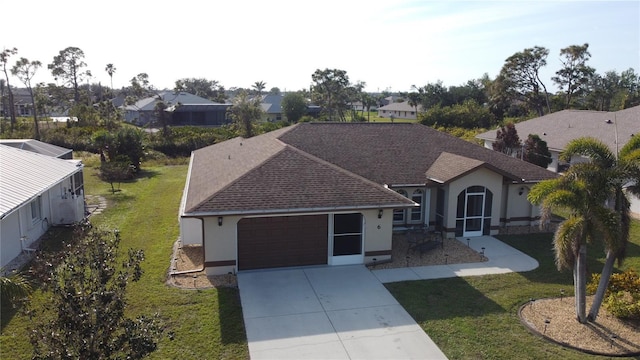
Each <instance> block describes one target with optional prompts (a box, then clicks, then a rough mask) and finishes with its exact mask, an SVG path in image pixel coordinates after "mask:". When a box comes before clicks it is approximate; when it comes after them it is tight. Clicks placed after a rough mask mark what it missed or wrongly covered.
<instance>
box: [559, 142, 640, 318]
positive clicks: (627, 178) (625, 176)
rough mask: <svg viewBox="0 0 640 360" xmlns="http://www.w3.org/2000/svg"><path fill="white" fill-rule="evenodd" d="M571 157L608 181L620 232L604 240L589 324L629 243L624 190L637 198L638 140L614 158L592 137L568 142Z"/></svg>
mask: <svg viewBox="0 0 640 360" xmlns="http://www.w3.org/2000/svg"><path fill="white" fill-rule="evenodd" d="M573 155H582V156H587V157H589V158H590V159H591V161H592V163H595V164H597V165H598V166H599V167H600V169H599V171H601V172H602V173H603V174H602V175H601V176H604V177H606V178H608V179H609V182H610V187H609V191H610V194H609V198H608V199H607V200H608V204H609V207H610V208H612V209H613V210H614V211H615V212H616V213H617V214H618V222H619V224H618V226H619V230H618V233H617V236H614V237H610V238H607V237H604V238H603V240H604V247H605V252H606V260H605V264H604V267H603V269H602V273H601V276H600V282H599V284H598V289H597V290H596V294H595V296H594V300H593V303H592V305H591V309H590V310H589V314H588V315H587V318H588V320H589V321H595V320H596V318H597V317H598V312H599V311H600V307H601V305H602V301H603V299H604V294H605V292H606V290H607V286H608V284H609V279H610V278H611V274H612V273H613V265H614V263H615V261H616V260H617V261H618V265H621V263H622V261H623V260H624V257H625V249H626V247H627V244H628V242H629V227H630V225H631V216H630V203H629V199H628V198H627V195H626V193H625V188H626V190H627V193H630V194H632V195H634V196H636V197H638V195H640V137H637V136H634V137H633V138H632V139H631V140H630V141H629V142H627V144H626V145H625V146H623V148H622V149H621V150H620V153H619V154H618V156H617V158H616V157H615V156H614V154H613V153H612V152H611V151H610V150H609V148H608V147H606V145H604V144H603V143H602V142H600V141H599V140H596V139H593V138H583V139H578V140H575V141H573V142H571V143H569V146H568V147H567V149H566V150H565V154H564V156H565V157H567V158H570V157H571V156H573Z"/></svg>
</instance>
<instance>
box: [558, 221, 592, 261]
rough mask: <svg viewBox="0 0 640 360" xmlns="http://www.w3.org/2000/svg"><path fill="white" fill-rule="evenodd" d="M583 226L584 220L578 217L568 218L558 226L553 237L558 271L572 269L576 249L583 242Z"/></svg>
mask: <svg viewBox="0 0 640 360" xmlns="http://www.w3.org/2000/svg"><path fill="white" fill-rule="evenodd" d="M584 226H585V221H584V218H582V217H580V216H570V217H569V218H568V219H567V220H565V221H563V222H562V223H560V225H559V226H558V229H557V230H556V233H555V235H554V237H553V249H554V253H555V257H556V266H557V267H558V270H562V269H573V266H574V264H575V260H576V257H577V255H578V249H579V248H580V244H581V243H582V241H583V240H582V239H583V233H584Z"/></svg>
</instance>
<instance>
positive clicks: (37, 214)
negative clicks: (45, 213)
mask: <svg viewBox="0 0 640 360" xmlns="http://www.w3.org/2000/svg"><path fill="white" fill-rule="evenodd" d="M30 207H31V222H36V221H38V220H40V219H42V197H40V196H38V197H37V198H36V199H34V200H33V201H31V204H30Z"/></svg>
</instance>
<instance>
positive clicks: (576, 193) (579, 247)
mask: <svg viewBox="0 0 640 360" xmlns="http://www.w3.org/2000/svg"><path fill="white" fill-rule="evenodd" d="M621 154H623V155H624V157H621V158H620V160H617V159H616V157H615V155H614V154H613V153H612V152H611V151H610V150H609V148H608V147H607V146H606V145H604V144H603V143H602V142H600V141H599V140H597V139H593V138H580V139H576V140H573V141H571V142H570V143H569V144H568V145H567V148H566V150H565V152H563V154H562V158H563V159H564V160H567V159H570V158H571V157H572V156H573V155H583V156H587V157H589V159H590V161H589V162H585V163H578V164H574V165H572V166H571V167H570V168H569V170H568V171H567V173H566V174H565V175H563V176H562V177H561V178H558V179H552V180H546V181H542V182H540V183H539V184H537V185H535V186H534V187H533V188H532V189H531V192H530V193H529V195H528V199H529V201H531V202H532V203H534V204H541V205H542V217H543V219H542V220H543V221H546V220H547V219H548V218H549V217H550V215H551V211H552V210H553V209H556V208H565V209H568V210H569V211H570V215H569V217H568V218H567V220H565V221H564V222H563V223H561V224H560V226H559V227H558V229H557V231H556V233H555V235H554V250H555V256H556V264H557V266H558V269H559V270H561V269H573V274H574V287H575V299H576V316H577V319H578V321H579V322H581V323H585V322H586V321H587V320H595V318H596V317H597V313H598V310H599V308H600V305H601V304H602V297H603V296H604V291H605V290H606V287H607V284H608V281H609V277H610V275H611V272H612V271H613V263H614V261H615V259H618V261H621V260H622V258H623V257H624V248H625V245H626V243H627V242H628V238H629V222H630V220H629V202H628V200H627V198H626V196H625V194H624V192H623V186H624V185H625V184H627V183H629V182H631V183H632V184H633V185H637V184H638V181H637V179H638V177H635V180H633V179H634V177H633V175H632V174H633V169H636V170H635V171H636V174H637V173H638V172H637V169H638V168H639V167H638V165H637V164H638V161H637V159H638V158H640V141H638V140H636V139H632V141H630V142H629V143H628V144H627V145H626V146H625V147H624V148H623V151H622V152H621ZM630 179H631V181H630ZM596 239H601V241H603V243H604V246H605V249H606V251H607V261H606V263H605V266H604V268H603V274H602V278H601V283H600V284H599V287H598V292H597V294H596V299H595V300H594V304H593V305H592V308H591V310H590V312H589V316H588V317H587V315H586V278H587V272H586V255H587V244H588V243H592V242H593V241H595V240H596ZM598 296H600V297H601V298H600V300H599V301H597V300H598Z"/></svg>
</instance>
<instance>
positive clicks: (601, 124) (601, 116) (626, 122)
mask: <svg viewBox="0 0 640 360" xmlns="http://www.w3.org/2000/svg"><path fill="white" fill-rule="evenodd" d="M515 126H516V130H517V131H518V136H519V137H520V140H521V141H525V140H526V139H527V137H528V136H529V134H537V135H538V136H540V139H542V140H544V141H546V142H547V146H548V147H549V151H550V152H551V160H552V162H551V164H549V166H548V167H547V168H548V169H549V170H551V171H554V172H560V171H562V170H563V169H565V168H566V167H567V166H568V164H567V163H563V162H562V161H559V157H560V153H561V152H562V151H563V150H564V148H565V147H566V146H567V144H568V143H569V142H570V141H571V140H574V139H577V138H581V137H594V138H596V139H598V140H600V141H602V142H604V143H605V144H606V145H607V146H608V147H609V149H610V150H611V151H612V152H613V153H614V154H617V153H618V149H620V148H621V147H622V146H624V144H626V143H627V141H628V140H629V139H630V138H631V137H632V136H634V135H636V134H640V106H636V107H632V108H629V109H625V110H620V111H615V112H607V111H588V110H562V111H558V112H555V113H551V114H548V115H545V116H541V117H538V118H534V119H531V120H527V121H523V122H520V123H517V124H515ZM496 134H497V130H490V131H487V132H485V133H482V134H480V135H477V136H476V137H477V138H478V139H481V140H483V141H484V146H485V147H486V148H488V149H493V142H495V141H496ZM584 160H585V159H581V158H580V157H576V158H573V159H571V161H570V162H576V161H578V162H579V161H584Z"/></svg>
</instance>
